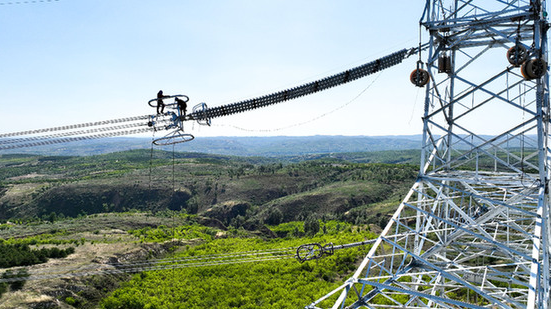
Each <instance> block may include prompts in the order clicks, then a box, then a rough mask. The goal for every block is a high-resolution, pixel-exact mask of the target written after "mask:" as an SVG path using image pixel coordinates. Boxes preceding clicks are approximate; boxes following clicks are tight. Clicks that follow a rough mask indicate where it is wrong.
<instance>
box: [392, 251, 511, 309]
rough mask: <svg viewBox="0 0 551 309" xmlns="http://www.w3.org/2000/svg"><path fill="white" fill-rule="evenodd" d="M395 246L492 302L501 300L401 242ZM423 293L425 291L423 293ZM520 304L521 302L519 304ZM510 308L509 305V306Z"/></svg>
mask: <svg viewBox="0 0 551 309" xmlns="http://www.w3.org/2000/svg"><path fill="white" fill-rule="evenodd" d="M394 246H396V247H398V248H401V250H402V251H403V252H407V253H408V254H410V255H411V256H412V257H413V258H415V259H416V260H417V261H419V262H421V263H423V264H424V265H426V266H428V267H430V268H432V269H434V270H436V271H437V272H438V273H439V275H441V276H442V277H444V278H446V279H448V280H452V281H455V282H457V283H459V284H461V286H463V287H467V288H469V289H471V290H472V291H474V292H476V293H478V294H479V295H481V296H482V297H484V298H486V299H487V300H489V301H491V302H492V303H499V301H498V300H497V299H495V298H493V297H492V296H490V295H489V294H488V293H486V292H485V291H483V290H481V289H479V288H478V287H477V286H474V285H472V284H470V283H469V282H467V281H466V280H463V278H461V277H459V276H457V275H455V274H454V273H452V272H449V271H448V270H447V269H443V268H441V267H438V266H437V265H435V264H434V263H431V262H429V261H428V260H426V259H424V257H423V256H419V255H416V254H413V253H412V252H409V251H408V250H407V249H406V248H404V247H401V246H400V245H399V244H396V243H394ZM421 294H423V293H421ZM443 299H447V298H443ZM517 305H519V304H517ZM507 308H508V306H507Z"/></svg>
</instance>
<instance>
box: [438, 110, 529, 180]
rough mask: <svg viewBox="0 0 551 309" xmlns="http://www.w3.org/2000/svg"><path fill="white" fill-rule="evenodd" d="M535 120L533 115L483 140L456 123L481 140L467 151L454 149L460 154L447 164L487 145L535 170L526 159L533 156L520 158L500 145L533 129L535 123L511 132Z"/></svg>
mask: <svg viewBox="0 0 551 309" xmlns="http://www.w3.org/2000/svg"><path fill="white" fill-rule="evenodd" d="M535 120H537V119H536V118H535V117H534V118H532V119H529V120H527V121H526V122H524V123H521V124H519V125H517V126H516V127H513V128H511V129H509V131H506V132H504V133H502V134H500V135H498V136H495V137H493V138H491V139H489V140H485V139H483V138H482V137H480V136H478V135H475V133H473V132H471V131H470V130H468V129H466V128H464V127H463V126H460V125H458V124H455V126H457V127H458V128H460V129H461V130H463V131H465V132H467V133H469V134H470V136H472V137H476V138H478V139H480V141H481V142H482V144H472V148H471V149H470V150H468V151H467V152H459V150H456V151H457V152H458V153H461V154H462V155H461V156H459V157H456V158H454V159H452V160H451V161H449V162H448V164H449V165H450V166H452V165H453V163H455V162H458V161H459V160H461V159H463V158H464V157H466V156H469V155H471V154H474V153H475V152H478V150H481V149H483V147H486V146H488V147H489V148H492V149H495V150H500V151H503V152H504V153H506V154H507V155H509V156H510V157H511V158H513V159H516V160H518V161H519V162H520V163H523V164H526V165H527V166H528V167H530V168H533V169H536V170H537V169H538V167H537V166H535V165H534V164H532V163H530V162H529V161H528V160H529V159H530V158H531V157H533V156H531V157H525V158H521V157H519V156H517V155H515V154H514V153H512V152H510V151H509V150H507V149H504V148H502V147H500V145H502V144H503V143H506V142H508V141H510V140H514V139H516V138H517V137H518V136H519V135H522V134H525V133H527V132H528V131H530V130H532V129H534V128H535V127H536V125H534V126H530V127H527V128H525V129H524V130H523V131H521V132H519V133H516V134H514V135H513V134H512V132H513V131H515V130H517V129H520V128H523V127H524V126H526V125H528V124H530V123H531V122H534V121H535ZM509 135H510V138H506V139H504V140H503V141H501V142H500V143H497V144H494V142H495V141H497V140H499V139H501V138H503V137H506V136H509ZM458 143H459V142H458ZM475 145H476V146H475ZM536 155H537V152H536ZM490 157H491V158H497V156H496V155H494V154H492V155H491V156H490ZM509 165H510V164H508V165H506V166H509ZM512 166H514V165H512ZM441 169H442V168H439V169H435V171H438V170H441ZM522 173H523V174H524V172H522Z"/></svg>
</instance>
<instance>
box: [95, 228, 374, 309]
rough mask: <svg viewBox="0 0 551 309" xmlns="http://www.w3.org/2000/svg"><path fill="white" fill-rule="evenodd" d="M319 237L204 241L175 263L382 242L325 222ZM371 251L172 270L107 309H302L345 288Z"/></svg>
mask: <svg viewBox="0 0 551 309" xmlns="http://www.w3.org/2000/svg"><path fill="white" fill-rule="evenodd" d="M318 224H319V225H325V226H326V229H325V233H324V232H323V231H321V230H320V231H319V232H318V233H316V234H315V235H311V236H307V237H295V236H292V235H291V234H292V233H289V234H288V236H287V237H285V238H283V239H273V240H269V241H267V240H263V239H262V238H259V237H252V236H250V235H249V236H248V237H246V238H243V237H230V238H225V239H212V240H208V239H204V240H205V241H204V242H203V243H202V244H200V245H197V246H195V247H189V248H187V249H185V250H183V251H181V252H178V253H175V254H174V255H171V257H173V258H174V259H176V260H177V259H179V258H184V257H192V256H197V257H203V256H207V257H208V256H209V255H212V254H220V253H231V252H236V253H239V252H250V251H253V250H266V249H274V248H290V247H298V246H299V245H301V244H304V243H312V242H317V243H321V244H325V243H328V242H334V243H338V244H341V243H350V242H357V241H360V240H364V239H370V238H374V237H376V235H375V234H373V233H370V232H369V231H367V230H366V229H360V227H357V226H351V225H348V224H346V223H342V222H336V221H332V222H325V223H324V222H321V221H318ZM305 226H306V224H305V223H303V222H290V223H285V224H282V225H278V226H274V227H272V228H273V229H274V231H278V232H282V231H291V230H292V231H294V230H295V228H299V229H300V230H301V233H303V232H304V229H303V228H304V227H305ZM368 249H369V247H368V246H366V247H360V248H355V249H347V250H340V251H337V252H335V254H334V255H333V256H329V257H327V258H324V259H320V260H315V261H308V262H305V263H299V262H298V261H297V260H296V259H281V260H275V261H264V262H250V263H239V264H228V265H219V266H208V267H194V268H180V269H177V268H176V269H169V270H164V271H155V272H144V273H141V274H137V275H135V276H133V278H132V280H130V281H129V282H127V283H125V284H123V286H122V287H121V288H120V289H118V290H116V291H114V292H113V293H112V294H111V295H110V296H109V297H107V298H105V299H104V300H103V301H102V302H101V307H102V308H105V309H114V308H119V309H122V308H158V309H161V308H174V305H175V304H177V306H182V307H185V308H235V307H240V308H301V307H304V306H305V305H307V304H309V303H310V302H312V301H313V300H315V299H316V298H317V297H320V296H322V294H324V293H326V292H327V291H330V290H331V289H333V288H336V287H337V286H338V285H340V284H341V283H340V282H339V281H340V280H342V279H343V278H345V277H346V276H348V275H349V274H350V273H351V272H352V271H353V270H354V269H356V264H355V263H356V262H357V261H358V260H359V259H360V258H362V257H363V256H364V255H365V253H366V252H367V250H368Z"/></svg>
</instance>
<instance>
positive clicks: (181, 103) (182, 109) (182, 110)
mask: <svg viewBox="0 0 551 309" xmlns="http://www.w3.org/2000/svg"><path fill="white" fill-rule="evenodd" d="M176 104H178V109H180V117H182V118H183V117H185V116H186V109H187V103H186V101H184V100H182V99H180V98H178V97H177V98H176Z"/></svg>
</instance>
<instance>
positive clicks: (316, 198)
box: [0, 149, 419, 309]
mask: <svg viewBox="0 0 551 309" xmlns="http://www.w3.org/2000/svg"><path fill="white" fill-rule="evenodd" d="M418 156H419V152H418V151H380V152H356V153H338V154H309V155H301V156H286V157H271V158H270V157H250V156H248V157H237V156H227V155H213V154H201V153H188V152H185V153H184V152H168V151H158V150H155V151H151V150H150V149H138V150H131V151H124V152H116V153H109V154H101V155H90V156H51V155H49V156H42V155H29V154H4V155H2V156H0V245H1V246H4V247H3V248H5V251H6V252H15V253H14V254H11V255H12V256H19V255H21V256H22V255H23V254H25V259H24V260H22V259H19V258H12V257H5V258H4V257H2V256H0V262H2V263H5V264H3V265H4V266H2V265H0V268H2V267H4V268H5V267H11V268H9V269H8V270H7V271H2V270H1V269H0V279H2V278H11V277H12V276H15V275H20V274H22V276H26V275H25V274H27V273H31V274H32V273H39V274H40V273H41V272H44V271H45V270H48V271H53V270H56V269H62V270H63V269H73V268H74V267H80V265H84V267H98V265H106V264H108V263H112V262H114V263H119V262H122V261H125V262H129V263H138V264H143V263H145V262H146V261H145V260H148V259H151V258H160V257H169V258H172V259H187V258H190V257H193V256H195V255H199V256H201V255H207V256H208V255H212V254H220V253H221V252H235V254H237V255H239V254H240V253H239V252H249V251H254V250H271V249H273V248H283V247H285V248H288V247H297V246H299V245H301V244H305V243H311V242H320V243H328V242H335V243H346V242H356V241H360V240H364V239H369V238H373V237H375V235H376V233H377V232H378V231H380V229H381V228H382V227H383V226H384V225H385V224H386V222H387V221H388V219H389V216H390V214H391V213H392V212H393V210H394V209H395V207H396V206H397V205H398V204H399V201H400V200H401V199H402V198H403V196H404V195H405V194H406V192H407V190H408V189H409V188H410V186H411V184H412V183H413V182H414V180H415V177H416V175H417V171H418V167H417V166H416V165H414V164H409V163H411V162H417V161H418ZM395 162H400V163H403V164H389V163H395ZM365 250H366V247H362V248H358V249H353V250H347V251H343V252H338V253H336V254H335V255H334V256H332V257H329V258H327V259H323V260H320V261H319V263H318V262H317V261H312V262H306V263H303V264H301V263H299V262H297V261H296V260H295V259H293V257H292V256H289V257H288V259H287V260H285V261H272V262H262V263H254V264H249V266H248V265H247V264H248V263H245V264H236V265H233V266H231V267H224V266H217V267H202V268H196V269H195V268H190V269H182V270H178V271H175V270H167V271H154V272H140V273H139V274H138V275H135V276H130V275H128V274H122V273H121V274H116V275H109V274H100V275H98V276H84V277H75V278H71V279H62V278H52V279H49V280H38V281H33V280H30V281H27V282H25V281H23V282H19V281H18V282H16V283H13V284H12V283H10V284H8V283H2V282H1V280H0V297H1V301H0V309H4V308H13V307H18V308H63V309H69V308H98V306H101V307H102V308H146V307H149V308H170V306H171V304H173V303H180V304H186V306H188V307H190V308H192V307H195V308H201V307H204V306H209V305H212V303H211V302H209V301H208V299H212V298H215V297H218V296H221V295H225V296H224V298H225V299H226V301H224V302H223V303H220V304H221V305H222V306H223V307H224V308H233V307H235V306H239V305H240V304H241V305H245V304H247V305H252V304H254V305H255V306H256V307H260V308H262V307H266V308H267V306H268V307H269V306H270V304H275V303H278V304H279V306H280V307H281V308H291V307H296V306H299V305H302V306H303V305H305V304H307V303H309V302H310V301H311V300H312V297H314V296H319V295H320V293H322V291H327V290H328V289H330V288H332V287H335V286H336V285H338V284H339V281H340V280H342V278H345V277H346V276H348V275H349V273H350V272H351V271H352V270H353V269H355V267H356V263H357V261H358V260H359V259H360V258H361V256H362V255H363V254H365ZM293 252H294V251H293ZM253 261H254V260H253ZM36 263H38V264H36ZM13 265H16V266H15V267H14V266H13ZM250 265H252V266H250ZM266 278H269V280H270V282H271V283H273V284H275V285H277V286H278V288H277V289H274V290H272V289H270V288H269V287H268V286H267V285H254V284H251V283H252V282H260V281H262V280H264V279H266ZM247 282H248V283H247ZM212 286H217V287H219V288H218V289H216V290H212V289H210V287H212ZM175 287H176V288H177V289H178V291H179V292H177V293H176V292H174V290H173V289H174V288H175ZM290 289H291V290H292V292H291V290H290ZM199 290H201V291H202V292H200V293H195V292H194V291H199ZM235 291H239V292H238V294H239V296H237V294H236V293H235ZM142 293H147V295H148V296H147V297H143V296H139V295H142ZM181 293H187V295H188V296H186V298H185V299H182V298H181V295H182V294H181ZM189 293H193V294H189ZM306 295H307V296H308V298H304V297H305V296H306ZM190 302H193V304H192V303H190Z"/></svg>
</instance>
